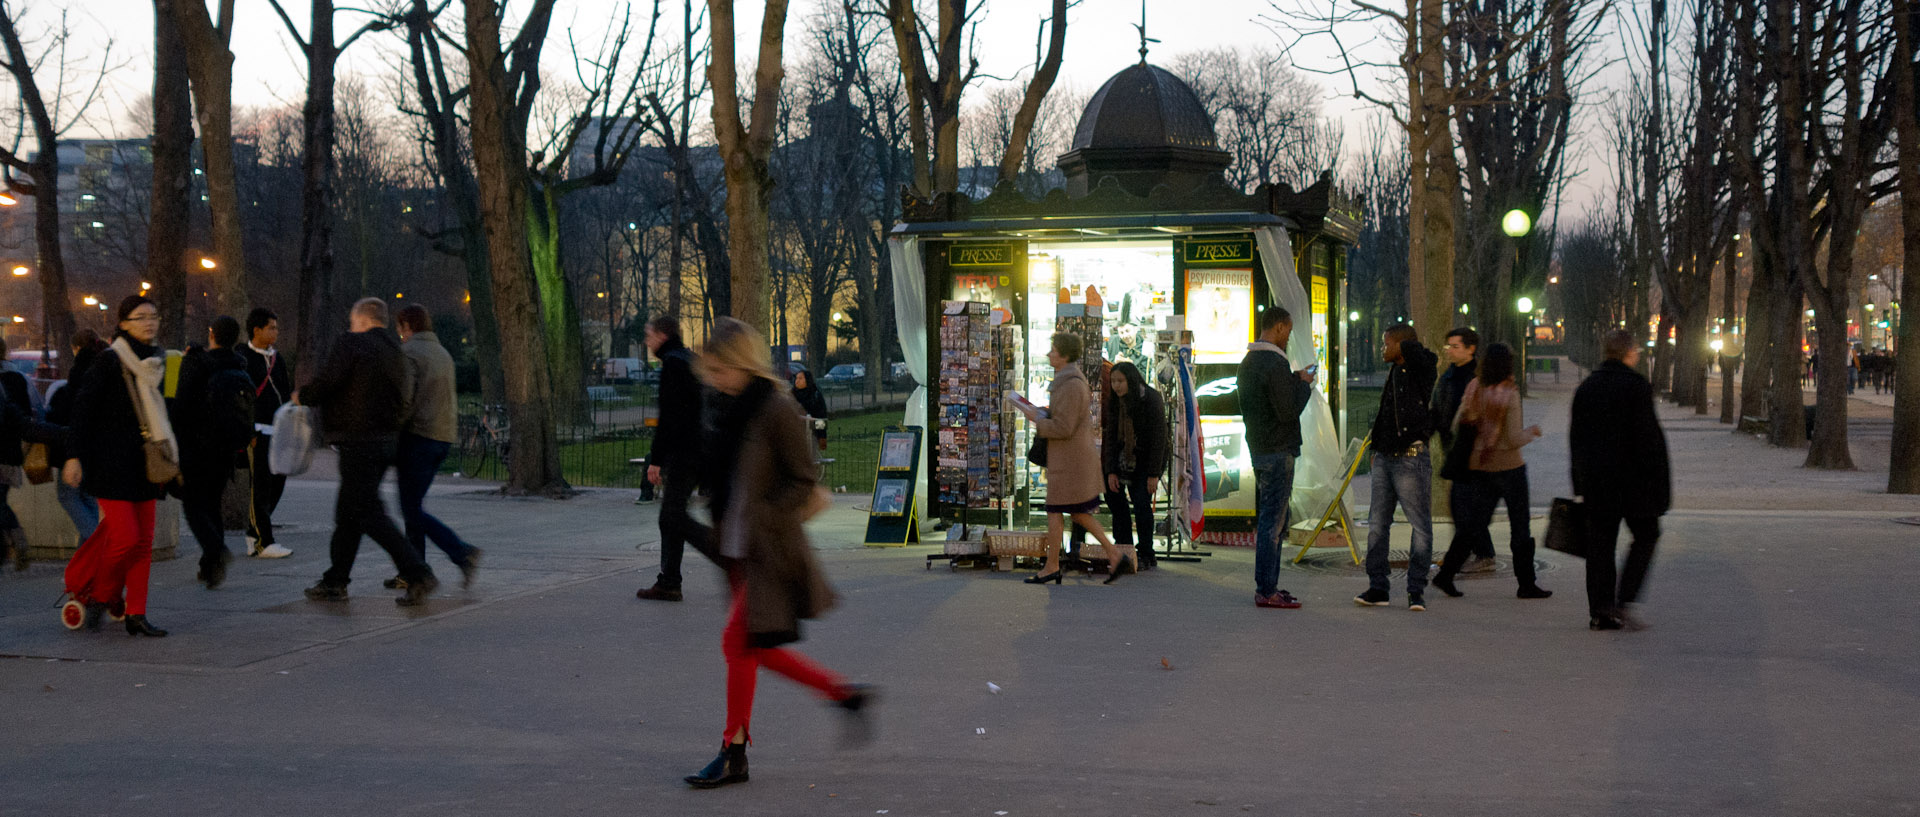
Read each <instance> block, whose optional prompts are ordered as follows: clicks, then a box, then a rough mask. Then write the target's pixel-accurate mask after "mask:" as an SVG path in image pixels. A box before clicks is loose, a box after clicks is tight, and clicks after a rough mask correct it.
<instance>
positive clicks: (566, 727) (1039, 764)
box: [0, 378, 1920, 817]
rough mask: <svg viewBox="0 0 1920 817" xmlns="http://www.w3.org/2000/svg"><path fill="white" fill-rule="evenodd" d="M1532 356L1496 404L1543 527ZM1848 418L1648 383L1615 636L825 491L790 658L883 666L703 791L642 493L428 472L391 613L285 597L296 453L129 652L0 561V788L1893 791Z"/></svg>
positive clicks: (106, 796)
mask: <svg viewBox="0 0 1920 817" xmlns="http://www.w3.org/2000/svg"><path fill="white" fill-rule="evenodd" d="M1571 379H1572V378H1569V382H1567V383H1565V384H1561V385H1559V386H1552V385H1545V386H1542V387H1541V388H1539V389H1537V390H1536V392H1535V399H1533V400H1530V401H1529V402H1528V404H1527V406H1526V408H1527V413H1528V419H1529V421H1530V422H1539V423H1541V424H1542V425H1544V426H1545V427H1546V430H1547V432H1548V436H1547V438H1546V439H1545V440H1543V441H1541V442H1540V443H1537V444H1535V445H1534V446H1532V447H1530V448H1529V449H1528V451H1527V454H1528V456H1529V460H1530V470H1531V471H1532V485H1533V504H1534V505H1535V506H1536V507H1537V508H1539V509H1542V510H1541V511H1540V512H1541V513H1542V514H1543V513H1544V508H1545V507H1546V505H1547V503H1548V501H1550V500H1551V499H1552V498H1553V497H1554V496H1560V495H1565V494H1566V490H1567V489H1566V484H1567V477H1566V455H1565V444H1566V443H1565V435H1564V430H1565V422H1566V420H1565V415H1566V405H1567V401H1568V399H1569V396H1570V393H1571V389H1572V383H1571V382H1570V381H1571ZM1715 392H1716V393H1717V388H1716V389H1715ZM1855 406H1856V407H1857V408H1856V410H1855V412H1854V413H1855V416H1856V424H1855V432H1856V434H1855V437H1856V444H1855V447H1854V453H1855V456H1856V458H1857V460H1858V461H1859V463H1860V465H1861V468H1862V470H1861V471H1859V472H1852V473H1824V472H1809V471H1804V470H1800V469H1798V468H1796V467H1794V466H1796V465H1797V464H1798V462H1799V461H1800V458H1802V457H1803V456H1804V452H1794V451H1775V450H1770V449H1767V448H1766V447H1765V446H1764V445H1762V444H1761V443H1760V442H1758V441H1756V440H1753V439H1752V438H1749V437H1740V436H1736V435H1733V434H1731V433H1729V432H1728V431H1727V430H1726V427H1725V426H1721V425H1719V424H1717V423H1715V422H1713V420H1712V419H1711V417H1707V418H1695V417H1694V416H1693V415H1691V414H1690V413H1685V412H1682V411H1680V410H1676V409H1671V408H1666V407H1663V409H1662V413H1663V417H1664V419H1665V420H1666V424H1667V434H1668V439H1669V441H1670V443H1671V445H1672V447H1673V449H1674V452H1675V480H1676V494H1677V501H1676V505H1677V509H1676V510H1675V512H1674V513H1673V514H1671V515H1670V516H1668V517H1666V519H1665V520H1664V525H1665V530H1666V536H1665V539H1664V540H1663V542H1662V546H1661V550H1660V552H1659V554H1658V557H1657V559H1656V562H1655V565H1654V569H1653V573H1652V577H1651V585H1650V589H1649V594H1648V598H1647V603H1646V604H1645V605H1644V611H1645V614H1646V617H1647V618H1648V619H1649V620H1650V622H1651V623H1652V625H1653V626H1652V628H1651V629H1649V630H1647V631H1644V632H1639V633H1595V632H1589V631H1588V630H1587V629H1586V612H1585V610H1586V607H1585V599H1584V594H1583V591H1582V584H1581V582H1582V566H1581V565H1580V564H1579V563H1578V562H1577V561H1575V560H1573V559H1570V558H1569V557H1566V556H1564V555H1562V554H1559V553H1554V552H1550V551H1544V550H1543V551H1542V552H1541V555H1540V556H1539V559H1540V561H1541V563H1542V567H1541V569H1542V572H1541V576H1540V581H1541V584H1542V585H1544V586H1545V587H1547V588H1548V589H1551V590H1553V591H1555V594H1554V596H1553V598H1551V599H1547V600H1544V601H1520V600H1518V599H1515V598H1514V597H1513V582H1512V579H1511V574H1510V572H1509V571H1507V570H1502V571H1501V572H1500V573H1499V574H1497V575H1495V576H1492V577H1469V578H1470V580H1463V581H1462V582H1461V588H1462V589H1463V590H1465V591H1466V593H1467V595H1466V597H1465V598H1460V599H1450V598H1445V597H1441V596H1440V595H1439V594H1438V593H1431V594H1429V596H1428V603H1429V605H1430V607H1429V610H1428V611H1427V612H1425V613H1412V612H1408V611H1407V610H1406V609H1405V607H1404V604H1405V601H1404V598H1403V596H1402V595H1401V593H1402V589H1403V587H1402V585H1400V584H1396V587H1395V590H1394V592H1395V596H1394V606H1393V607H1390V608H1367V609H1362V608H1358V607H1355V606H1354V605H1353V604H1352V602H1351V601H1350V599H1351V597H1352V596H1353V595H1354V594H1356V593H1358V592H1360V591H1361V590H1363V589H1365V587H1366V581H1365V577H1364V574H1363V573H1361V572H1360V571H1359V569H1358V568H1356V567H1353V566H1352V565H1351V564H1350V563H1346V560H1345V555H1344V553H1343V552H1332V551H1316V552H1315V554H1314V555H1313V556H1312V558H1310V559H1309V560H1308V564H1307V565H1306V566H1304V567H1295V566H1291V565H1290V566H1289V567H1288V569H1287V571H1286V572H1285V573H1283V574H1282V581H1281V586H1283V587H1286V588H1288V589H1290V590H1291V591H1292V592H1294V593H1295V594H1296V595H1298V596H1300V598H1301V599H1302V600H1303V601H1304V602H1305V603H1306V606H1305V607H1304V608H1302V609H1299V610H1267V609H1256V608H1255V607H1254V606H1253V605H1252V604H1251V596H1252V554H1251V552H1250V551H1246V550H1241V549H1233V548H1216V549H1214V550H1213V551H1212V554H1213V555H1212V556H1211V557H1209V558H1207V559H1205V560H1204V561H1201V562H1199V563H1186V564H1171V563H1163V567H1162V569H1160V570H1158V571H1154V572H1151V573H1147V574H1143V575H1140V576H1130V577H1127V578H1125V579H1123V580H1122V581H1120V582H1119V583H1118V584H1117V585H1115V586H1111V587H1106V586H1101V585H1100V584H1099V583H1098V581H1097V580H1095V579H1092V578H1088V577H1084V576H1081V577H1070V578H1069V579H1068V580H1067V582H1066V584H1065V585H1064V586H1061V587H1033V586H1028V585H1025V584H1022V583H1020V581H1019V579H1020V577H1022V576H1024V575H1026V574H1025V573H1024V572H1022V573H1013V574H1008V573H993V572H989V571H984V570H959V571H951V570H948V569H947V568H946V567H944V566H938V567H935V568H933V569H931V570H929V569H926V560H925V558H924V556H925V555H926V554H927V553H929V552H932V551H933V548H931V547H927V546H920V547H908V548H902V549H887V550H881V549H867V548H862V547H860V546H859V545H858V542H859V541H860V531H861V530H862V526H863V525H864V519H865V517H864V515H863V513H862V511H861V508H862V507H863V506H864V502H865V499H864V497H845V498H843V499H842V501H841V503H840V506H839V507H838V508H837V509H835V510H834V511H832V512H830V513H829V514H828V515H827V516H826V517H825V518H824V519H823V520H822V521H821V522H820V523H818V524H817V525H815V526H814V531H813V533H814V536H815V539H816V544H817V545H818V546H819V547H820V548H821V551H822V553H821V557H822V561H823V562H824V564H825V567H826V569H827V572H828V575H829V576H830V577H831V579H832V580H833V582H834V584H835V585H836V587H837V589H838V590H839V591H840V592H841V594H842V597H843V598H842V605H841V607H840V608H839V609H837V610H836V611H834V612H833V613H832V614H831V615H829V616H828V617H827V618H825V619H823V620H821V621H819V622H815V623H812V624H810V625H809V626H808V628H807V630H806V635H807V640H806V641H805V642H804V643H803V644H802V645H801V647H802V649H804V650H806V651H807V652H808V653H810V654H812V655H813V656H815V657H816V658H819V659H820V660H821V661H823V662H824V663H826V664H828V665H830V666H832V667H834V668H836V669H839V670H841V671H844V672H846V673H847V674H849V675H850V676H852V677H853V678H855V679H857V680H865V681H871V682H873V683H876V684H879V685H880V686H881V688H882V690H883V695H884V698H883V700H882V704H881V706H880V708H879V710H878V715H877V718H878V721H877V722H878V725H879V731H878V733H877V735H876V736H875V739H874V740H873V742H872V743H870V744H867V745H865V746H863V747H857V748H843V747H842V746H841V745H840V743H839V734H838V728H839V726H840V724H839V723H837V722H836V717H837V713H836V712H833V711H830V710H828V709H827V708H825V707H824V706H823V705H821V704H819V703H817V702H815V701H812V700H810V699H808V698H807V697H805V696H804V695H803V694H802V693H801V692H800V691H799V690H798V689H797V688H795V687H793V686H791V685H789V684H787V683H785V682H784V681H782V680H779V679H777V678H774V677H772V676H769V675H764V674H763V680H762V683H761V694H760V699H759V702H758V706H757V708H756V714H757V717H756V718H755V721H754V737H755V745H754V747H753V748H752V750H751V751H750V753H749V754H750V757H751V760H752V767H753V769H752V771H753V780H752V782H750V783H748V784H745V785H742V786H733V787H729V788H727V789H723V790H719V791H691V790H688V789H687V787H686V786H685V785H684V784H682V783H681V782H680V777H681V776H682V775H685V774H689V773H691V772H693V771H695V770H697V769H698V768H699V767H700V766H701V765H702V764H704V763H705V762H706V761H707V760H708V759H709V758H710V757H711V756H712V754H713V751H714V749H715V748H716V745H717V743H718V741H719V739H720V731H721V727H722V723H723V714H724V713H723V685H722V670H723V663H722V659H721V655H720V649H719V632H720V628H721V625H722V621H723V616H724V615H725V597H724V593H723V590H722V587H721V583H720V577H719V574H718V572H717V571H715V570H714V569H713V568H712V567H711V566H710V565H707V564H705V563H704V562H701V561H699V560H698V558H697V557H694V558H693V559H691V560H690V561H689V576H688V581H687V591H688V592H687V601H685V602H684V603H680V604H666V603H658V602H642V601H638V600H636V599H634V597H633V591H634V590H635V589H636V588H638V587H641V586H644V585H646V584H649V583H651V581H652V579H653V575H654V569H655V567H656V565H657V563H658V552H657V539H658V536H657V531H656V529H655V527H654V518H655V513H656V510H655V507H654V506H639V507H636V506H635V505H634V504H633V502H632V500H633V492H631V491H587V492H585V493H584V494H582V495H581V496H579V497H577V498H574V499H571V500H567V501H558V502H556V501H545V500H519V499H505V498H500V497H497V496H492V495H490V494H488V493H487V492H486V491H485V486H482V485H479V484H475V483H461V482H459V481H450V482H448V483H447V484H444V485H441V486H439V487H438V488H437V489H436V491H435V494H434V496H433V497H432V499H431V501H430V503H429V507H430V509H432V510H434V511H436V512H437V513H438V514H439V515H440V516H441V518H443V519H445V520H446V521H448V522H449V523H451V524H452V525H453V526H454V527H456V528H458V529H459V530H461V531H462V533H463V534H465V535H466V536H468V537H469V538H470V539H471V540H472V541H473V542H474V543H475V544H478V545H479V546H481V547H483V548H485V549H486V557H485V561H484V563H483V567H482V572H481V576H480V580H479V582H478V583H477V584H476V585H475V586H474V587H473V588H472V589H470V590H462V589H459V588H458V582H457V580H456V581H449V582H447V583H446V584H445V585H443V587H442V589H441V591H440V592H439V593H438V594H437V595H436V596H435V597H434V598H433V599H432V601H431V602H430V603H429V604H428V605H427V606H426V607H425V608H424V609H416V610H407V609H403V608H398V607H396V606H394V604H393V602H392V601H391V598H392V597H393V596H394V595H395V593H394V592H393V591H388V590H383V589H381V588H380V587H379V580H380V579H383V578H386V577H387V576H389V575H391V564H390V563H388V562H387V560H386V558H385V556H384V554H382V553H380V552H379V550H378V548H376V547H374V546H372V545H371V543H368V544H367V545H366V546H365V547H364V549H363V551H362V555H361V558H360V561H359V566H358V568H357V570H356V580H355V581H354V583H353V584H352V586H351V588H350V591H351V593H352V595H353V597H352V600H351V601H350V602H348V603H346V604H327V603H312V602H308V601H305V600H304V599H303V598H302V597H301V593H300V590H301V588H302V587H304V586H306V585H308V584H311V583H312V582H313V581H314V579H315V578H317V577H318V575H319V573H320V572H321V570H323V569H324V566H325V561H326V539H327V535H328V533H329V525H328V520H329V519H330V516H331V509H332V501H333V495H334V488H333V485H332V484H331V483H329V482H327V481H325V480H323V479H297V480H294V481H293V482H292V484H291V485H290V487H289V489H288V494H287V499H286V501H285V503H284V504H283V506H282V507H283V512H282V514H281V517H280V518H281V519H282V521H284V522H285V523H286V525H287V527H286V528H285V532H284V534H283V535H282V537H281V541H282V542H283V543H285V544H287V545H288V546H289V547H291V548H293V550H294V551H295V554H294V556H292V557H291V558H288V559H283V560H278V561H255V560H247V559H240V560H238V561H237V562H236V563H235V565H234V567H233V570H232V573H231V576H230V578H229V580H228V584H227V585H226V586H225V587H222V588H221V589H219V590H217V591H211V592H209V591H207V590H204V589H202V588H201V587H199V586H198V585H196V584H195V583H194V582H193V574H194V569H195V565H194V563H193V560H192V559H191V558H182V559H175V560H173V561H169V562H163V563H160V564H157V565H155V569H154V577H153V602H152V605H151V617H152V619H153V620H154V622H155V623H156V624H158V625H159V626H162V627H165V628H168V629H170V630H172V633H173V634H172V635H171V636H170V637H168V638H165V639H160V640H152V639H138V640H136V639H133V638H129V637H127V636H126V635H124V634H123V633H122V631H120V630H118V629H117V628H114V627H112V626H110V627H109V628H108V629H107V630H106V631H105V632H103V633H100V634H82V633H75V632H69V631H67V630H65V629H63V628H62V627H61V626H60V625H59V623H58V621H57V618H56V610H55V608H54V601H55V599H56V598H57V597H58V596H59V595H60V578H59V572H60V566H59V565H55V564H41V565H36V566H35V567H33V568H32V569H31V570H30V571H29V572H27V573H25V574H14V573H10V572H9V573H7V574H6V575H4V576H0V654H4V655H5V656H6V657H4V658H0V734H3V735H4V736H5V738H4V739H5V746H6V749H5V751H4V752H0V781H4V782H3V783H0V814H5V815H36V816H37V815H49V816H52V815H95V814H98V815H113V816H114V817H130V816H131V815H236V816H238V815H247V816H248V817H253V816H255V815H268V814H271V815H281V814H294V815H352V814H366V815H556V816H557V815H576V814H578V815H663V816H665V815H704V814H716V815H718V814H726V815H875V814H886V815H891V817H907V816H908V815H983V816H997V815H1005V816H1006V817H1024V815H1101V816H1102V817H1108V816H1114V817H1117V816H1118V815H1167V814H1180V815H1225V814H1255V815H1386V816H1387V817H1396V816H1399V815H1413V816H1414V817H1442V816H1443V815H1554V816H1556V817H1557V816H1558V815H1619V816H1620V817H1627V816H1628V815H1632V816H1633V817H1640V816H1641V815H1685V816H1686V817H1703V816H1705V815H1727V816H1728V817H1756V816H1757V817H1767V816H1771V815H1820V816H1821V817H1826V816H1827V815H1873V816H1875V817H1878V816H1879V815H1900V814H1914V813H1920V790H1916V787H1915V783H1914V769H1915V761H1914V758H1915V757H1916V756H1920V615H1917V614H1916V613H1915V603H1914V598H1913V597H1911V596H1909V595H1908V594H1907V593H1906V587H1907V586H1908V585H1909V584H1912V583H1914V582H1915V581H1916V580H1917V579H1920V527H1913V526H1908V525H1903V524H1899V523H1897V522H1896V521H1895V519H1896V518H1900V517H1914V516H1920V500H1916V499H1915V498H1914V497H1891V496H1887V495H1885V494H1884V493H1881V491H1882V490H1883V488H1884V485H1885V476H1886V474H1885V469H1886V462H1887V453H1886V447H1887V445H1888V436H1889V429H1890V421H1889V420H1887V419H1886V418H1887V417H1889V416H1890V413H1889V412H1888V411H1887V410H1886V409H1885V408H1878V409H1877V410H1876V406H1875V405H1874V404H1873V403H1872V402H1870V401H1859V402H1856V403H1855ZM1356 487H1357V489H1358V490H1359V493H1358V496H1359V497H1361V499H1362V501H1364V498H1365V497H1366V492H1365V486H1364V483H1363V484H1362V485H1359V486H1356ZM388 503H389V508H391V507H392V499H391V494H389V500H388ZM1534 524H1535V533H1536V535H1540V534H1541V533H1543V529H1544V526H1545V520H1544V518H1538V519H1536V520H1535V522H1534ZM1503 527H1504V526H1496V530H1495V531H1494V532H1493V534H1494V539H1495V541H1496V542H1500V543H1504V541H1505V531H1504V530H1503V529H1502V528H1503ZM1448 531H1449V529H1448V528H1445V527H1442V528H1440V529H1439V530H1438V531H1437V538H1438V539H1439V540H1440V541H1441V542H1442V543H1443V544H1444V542H1445V540H1446V538H1447V535H1448ZM1396 534H1398V535H1397V536H1396V542H1398V543H1400V544H1399V546H1400V547H1404V542H1405V531H1404V526H1401V527H1397V528H1396ZM230 543H231V544H232V545H233V546H235V547H239V546H240V538H239V536H238V535H237V534H235V535H234V536H232V537H231V539H230ZM636 545H638V547H636ZM182 547H183V553H189V554H190V553H191V552H192V551H193V546H192V545H191V543H190V540H188V541H185V542H183V546H182ZM1292 553H1293V551H1292V550H1291V549H1289V551H1288V555H1289V557H1291V555H1292ZM1501 557H1502V560H1503V562H1504V560H1505V557H1506V555H1505V552H1504V544H1503V546H1502V548H1501ZM430 561H431V562H432V564H433V565H434V567H435V569H436V570H437V571H439V573H440V575H441V577H442V578H443V579H457V577H458V571H457V570H454V569H453V568H452V567H451V566H450V565H448V564H447V563H446V561H445V559H444V558H443V557H442V556H441V555H439V553H438V552H437V551H434V552H432V553H431V554H430ZM1504 566H1505V565H1504V564H1503V567H1504ZM1396 581H1398V580H1397V579H1396ZM990 685H991V686H990Z"/></svg>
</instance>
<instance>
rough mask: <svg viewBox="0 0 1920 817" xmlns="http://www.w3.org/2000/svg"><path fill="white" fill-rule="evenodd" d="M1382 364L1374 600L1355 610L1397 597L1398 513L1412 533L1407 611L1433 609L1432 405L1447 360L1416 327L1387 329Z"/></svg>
mask: <svg viewBox="0 0 1920 817" xmlns="http://www.w3.org/2000/svg"><path fill="white" fill-rule="evenodd" d="M1380 357H1381V359H1382V360H1385V361H1386V362H1387V363H1389V364H1392V365H1391V367H1390V368H1388V370H1387V385H1386V387H1385V389H1383V390H1382V391H1381V393H1380V407H1379V409H1378V410H1377V411H1376V412H1375V413H1374V417H1373V432H1372V435H1371V439H1372V440H1373V471H1372V473H1373V478H1372V482H1373V502H1372V504H1371V505H1369V506H1368V510H1367V592H1365V593H1361V594H1360V595H1358V596H1355V597H1354V599H1353V602H1354V603H1355V604H1358V605H1360V606H1362V607H1385V606H1387V602H1388V599H1389V598H1390V593H1389V591H1390V590H1391V589H1392V586H1393V585H1392V582H1393V571H1392V568H1391V567H1390V566H1389V565H1388V560H1387V544H1388V540H1389V537H1390V535H1391V532H1392V530H1393V509H1394V505H1396V504H1398V505H1399V506H1400V507H1402V508H1405V509H1406V513H1407V524H1409V525H1412V526H1413V550H1412V552H1411V553H1410V554H1409V555H1408V557H1407V609H1408V610H1412V611H1415V612H1419V611H1422V610H1425V609H1427V601H1426V598H1425V596H1424V595H1423V594H1424V593H1425V592H1426V590H1427V571H1428V570H1429V569H1430V568H1431V567H1432V566H1433V455H1432V454H1431V452H1430V451H1429V450H1428V448H1427V438H1429V437H1431V436H1433V413H1432V411H1431V410H1430V408H1429V406H1428V405H1427V400H1428V398H1429V396H1430V395H1432V394H1433V382H1434V379H1435V378H1436V377H1437V376H1438V371H1437V368H1438V367H1439V365H1440V359H1439V357H1438V356H1437V355H1435V354H1434V353H1432V352H1429V351H1427V347H1425V346H1422V345H1420V336H1419V335H1418V334H1416V333H1415V332H1414V331H1413V327H1412V326H1409V325H1407V324H1404V323H1396V324H1394V325H1392V326H1389V327H1387V332H1386V336H1385V338H1384V339H1383V341H1382V343H1381V345H1380Z"/></svg>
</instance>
